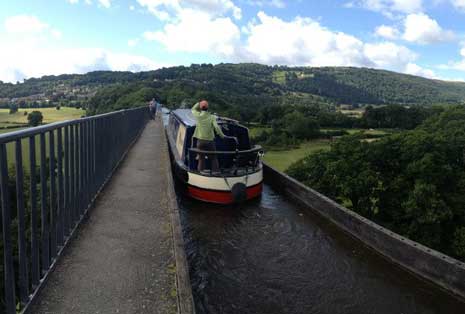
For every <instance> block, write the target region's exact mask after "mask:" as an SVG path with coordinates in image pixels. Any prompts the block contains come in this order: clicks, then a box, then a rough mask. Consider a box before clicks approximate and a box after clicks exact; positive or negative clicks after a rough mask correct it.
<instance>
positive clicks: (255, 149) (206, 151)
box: [189, 145, 263, 155]
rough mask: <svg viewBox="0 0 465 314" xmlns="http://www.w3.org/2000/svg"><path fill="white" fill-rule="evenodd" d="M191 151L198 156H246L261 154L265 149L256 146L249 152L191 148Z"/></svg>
mask: <svg viewBox="0 0 465 314" xmlns="http://www.w3.org/2000/svg"><path fill="white" fill-rule="evenodd" d="M189 151H190V152H192V153H197V154H205V155H245V154H252V153H259V152H260V151H263V148H262V147H261V146H260V145H255V146H254V147H253V148H252V149H248V150H235V151H217V150H216V151H213V150H201V149H198V148H189Z"/></svg>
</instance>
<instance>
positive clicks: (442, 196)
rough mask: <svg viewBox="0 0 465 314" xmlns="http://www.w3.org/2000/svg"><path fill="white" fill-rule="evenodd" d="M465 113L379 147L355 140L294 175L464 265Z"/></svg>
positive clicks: (459, 110)
mask: <svg viewBox="0 0 465 314" xmlns="http://www.w3.org/2000/svg"><path fill="white" fill-rule="evenodd" d="M464 147H465V107H464V106H462V107H454V108H450V109H447V110H445V111H444V112H442V113H440V114H438V115H436V116H433V117H431V118H429V119H427V120H426V121H425V122H423V123H422V124H421V125H420V126H419V127H417V128H416V129H414V130H412V131H405V132H401V133H396V134H393V135H391V136H388V137H385V138H382V139H380V140H378V141H375V142H373V143H366V142H363V141H361V139H360V138H359V137H357V136H356V135H354V136H348V137H344V138H342V139H341V140H339V141H337V142H336V143H334V144H333V145H332V147H331V150H330V151H327V152H320V153H316V154H313V155H310V156H308V157H306V158H304V159H303V160H301V161H299V162H297V163H295V164H294V165H292V166H291V167H290V168H289V170H288V174H290V175H291V176H293V177H295V178H296V179H297V180H299V181H301V182H303V183H304V184H306V185H308V186H310V187H312V188H314V189H316V190H318V191H320V192H321V193H323V194H325V195H327V196H328V197H331V198H333V199H334V200H336V201H338V202H340V203H342V204H344V205H345V206H347V207H349V208H350V209H352V210H354V211H356V212H358V213H360V214H361V215H363V216H365V217H367V218H369V219H372V220H374V221H376V222H377V223H379V224H381V225H383V226H385V227H386V228H388V229H391V230H393V231H395V232H397V233H399V234H402V235H404V236H406V237H409V238H410V239H412V240H414V241H418V242H420V243H422V244H424V245H427V246H430V247H432V248H434V249H437V250H440V251H442V252H444V253H446V254H449V255H451V256H454V257H457V258H460V259H462V260H465V227H464V226H465V211H464V210H463V208H464V207H465V194H464V192H463V191H465V154H464Z"/></svg>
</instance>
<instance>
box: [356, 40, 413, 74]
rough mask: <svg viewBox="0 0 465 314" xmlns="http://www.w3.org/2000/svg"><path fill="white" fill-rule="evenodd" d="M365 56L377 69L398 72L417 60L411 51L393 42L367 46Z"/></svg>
mask: <svg viewBox="0 0 465 314" xmlns="http://www.w3.org/2000/svg"><path fill="white" fill-rule="evenodd" d="M364 54H365V56H366V57H367V58H368V59H369V60H370V61H371V62H372V63H374V64H375V67H377V68H382V69H392V70H397V71H404V70H405V67H406V66H407V64H409V63H411V62H413V61H415V60H416V59H417V55H416V54H415V53H414V52H413V51H411V50H410V49H408V48H406V47H404V46H399V45H396V44H394V43H391V42H384V43H377V44H365V46H364Z"/></svg>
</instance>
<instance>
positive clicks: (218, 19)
mask: <svg viewBox="0 0 465 314" xmlns="http://www.w3.org/2000/svg"><path fill="white" fill-rule="evenodd" d="M220 62H233V63H239V62H256V63H262V64H268V65H275V64H278V65H290V66H358V67H370V68H379V69H387V70H392V71H397V72H401V73H408V74H413V75H420V76H424V77H427V78H434V79H443V80H451V81H452V80H453V81H465V0H294V1H286V0H41V1H37V0H15V1H6V0H5V1H1V2H0V80H1V81H3V82H18V81H19V82H21V81H23V80H24V79H27V78H31V77H41V76H43V75H52V74H53V75H57V74H63V73H86V72H89V71H94V70H115V71H145V70H153V69H157V68H160V67H166V66H176V65H190V64H192V63H213V64H216V63H220Z"/></svg>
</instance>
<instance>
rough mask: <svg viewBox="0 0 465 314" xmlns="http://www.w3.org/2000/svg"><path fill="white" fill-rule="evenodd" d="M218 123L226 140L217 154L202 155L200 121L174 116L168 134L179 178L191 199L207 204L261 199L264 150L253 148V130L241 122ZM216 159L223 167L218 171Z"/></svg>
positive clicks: (185, 114) (180, 113) (181, 113)
mask: <svg viewBox="0 0 465 314" xmlns="http://www.w3.org/2000/svg"><path fill="white" fill-rule="evenodd" d="M217 119H218V120H217V121H218V125H219V126H220V127H221V129H222V131H223V133H224V134H225V135H226V137H225V138H224V139H222V138H220V137H217V138H216V139H215V145H216V151H202V150H199V149H197V139H196V138H194V137H193V134H194V130H195V125H196V120H195V118H194V116H193V115H192V112H191V110H189V109H177V110H173V111H171V112H170V114H169V118H168V124H167V126H166V134H167V137H168V143H169V148H170V155H171V158H172V161H173V168H174V173H175V176H176V177H177V178H178V179H179V180H180V181H181V183H182V186H183V187H184V188H185V191H186V193H187V195H189V196H190V197H192V198H194V199H197V200H200V201H204V202H209V203H217V204H233V203H238V202H243V201H246V200H250V199H253V198H256V197H258V196H260V195H261V193H262V183H263V169H262V160H261V159H262V156H263V149H262V148H261V147H260V146H253V147H252V145H251V143H250V138H249V130H248V129H247V128H246V127H244V126H242V125H240V124H239V123H238V122H237V121H235V120H232V119H227V118H221V117H217ZM202 154H203V155H202ZM201 156H204V158H205V169H203V170H202V171H199V170H198V162H199V158H201ZM215 156H216V158H217V160H218V163H219V170H218V171H213V170H212V167H211V166H212V165H211V161H212V159H214V158H215Z"/></svg>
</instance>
